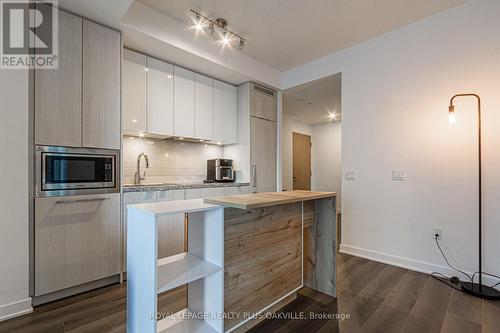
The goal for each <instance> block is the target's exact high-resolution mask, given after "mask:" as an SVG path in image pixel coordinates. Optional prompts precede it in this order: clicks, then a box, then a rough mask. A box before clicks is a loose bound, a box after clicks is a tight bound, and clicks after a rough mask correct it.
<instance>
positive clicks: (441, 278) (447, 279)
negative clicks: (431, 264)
mask: <svg viewBox="0 0 500 333" xmlns="http://www.w3.org/2000/svg"><path fill="white" fill-rule="evenodd" d="M434 240H435V241H436V245H437V247H438V249H439V252H441V255H442V256H443V258H444V260H445V261H446V264H447V265H448V267H450V268H451V269H453V270H454V271H456V272H458V273H461V274H463V275H465V276H466V277H467V278H468V279H469V280H470V281H471V283H474V278H475V276H476V274H479V271H478V272H474V274H472V276H470V275H469V274H467V273H466V272H464V271H462V270H460V269H458V268H456V267H454V266H453V265H452V264H450V262H449V260H448V258H447V257H446V255H445V253H444V251H443V249H442V248H441V245H439V240H438V235H434ZM482 274H484V275H488V276H491V277H494V278H497V279H499V280H500V276H498V275H495V274H490V273H486V272H482ZM431 276H432V277H433V278H434V279H436V280H437V281H439V282H442V283H444V284H446V285H447V286H449V287H451V288H453V289H455V290H458V291H462V289H460V288H458V287H457V286H456V284H457V283H459V282H460V279H459V278H458V277H456V276H452V277H450V276H446V275H444V274H442V273H439V272H432V273H431ZM449 282H451V283H449ZM499 285H500V282H498V283H497V284H495V285H493V286H491V287H492V288H495V287H496V286H499Z"/></svg>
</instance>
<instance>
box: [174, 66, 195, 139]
mask: <svg viewBox="0 0 500 333" xmlns="http://www.w3.org/2000/svg"><path fill="white" fill-rule="evenodd" d="M194 91H195V83H194V72H192V71H190V70H187V69H184V68H181V67H175V68H174V135H175V136H180V137H189V138H193V137H194V99H195V92H194Z"/></svg>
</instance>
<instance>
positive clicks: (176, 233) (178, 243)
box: [158, 190, 187, 258]
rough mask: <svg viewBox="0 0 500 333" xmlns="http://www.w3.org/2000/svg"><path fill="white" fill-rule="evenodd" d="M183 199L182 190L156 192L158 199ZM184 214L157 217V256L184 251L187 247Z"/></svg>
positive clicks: (161, 256)
mask: <svg viewBox="0 0 500 333" xmlns="http://www.w3.org/2000/svg"><path fill="white" fill-rule="evenodd" d="M173 200H184V190H172V191H161V192H158V201H159V202H160V201H173ZM184 222H185V221H184V214H178V215H175V216H163V217H160V218H159V219H158V258H165V257H169V256H173V255H175V254H179V253H182V252H185V251H186V250H187V249H186V247H185V245H186V236H187V235H185V232H184V231H185V225H184Z"/></svg>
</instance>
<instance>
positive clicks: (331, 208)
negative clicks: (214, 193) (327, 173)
mask: <svg viewBox="0 0 500 333" xmlns="http://www.w3.org/2000/svg"><path fill="white" fill-rule="evenodd" d="M179 212H184V213H186V214H187V215H188V220H189V223H188V239H189V241H188V251H187V252H186V253H183V254H180V255H176V256H172V257H168V258H164V259H160V260H158V256H157V248H158V238H157V236H156V233H157V224H158V221H159V220H160V219H159V217H161V216H165V215H168V214H178V213H179ZM128 221H129V223H128V233H127V234H128V235H129V236H128V252H127V253H128V267H129V269H128V276H129V277H128V290H127V292H128V304H127V318H128V319H127V320H128V323H127V327H128V331H129V332H160V331H161V332H183V331H186V332H233V331H235V332H243V331H246V330H248V329H249V328H250V327H252V326H253V325H255V324H256V323H257V322H258V320H259V319H258V318H259V317H257V315H258V314H259V313H262V312H264V311H271V310H272V311H275V310H277V309H278V308H279V307H281V306H284V305H285V304H286V303H287V302H290V301H292V300H293V299H294V297H295V295H296V292H297V291H298V290H299V289H300V288H301V287H302V286H308V287H311V288H313V289H316V290H318V291H320V292H323V293H326V294H329V295H331V296H335V293H336V290H335V278H336V276H335V251H336V212H335V193H332V192H310V191H288V192H279V193H276V192H272V193H258V194H248V195H235V196H225V197H214V198H205V199H195V200H180V201H170V202H161V203H149V204H140V205H131V206H128ZM183 284H187V285H188V300H187V304H188V309H186V310H185V311H183V312H181V313H178V314H176V315H175V316H169V317H167V318H160V319H162V320H160V321H156V316H155V315H153V314H156V311H157V304H156V298H157V293H160V292H164V291H166V290H169V289H172V288H175V287H178V286H180V285H183Z"/></svg>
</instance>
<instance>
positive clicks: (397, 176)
mask: <svg viewBox="0 0 500 333" xmlns="http://www.w3.org/2000/svg"><path fill="white" fill-rule="evenodd" d="M392 180H394V181H398V182H402V181H405V180H406V172H405V171H404V170H392Z"/></svg>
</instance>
